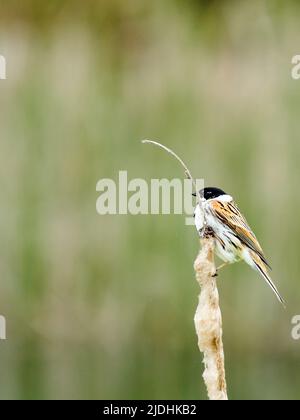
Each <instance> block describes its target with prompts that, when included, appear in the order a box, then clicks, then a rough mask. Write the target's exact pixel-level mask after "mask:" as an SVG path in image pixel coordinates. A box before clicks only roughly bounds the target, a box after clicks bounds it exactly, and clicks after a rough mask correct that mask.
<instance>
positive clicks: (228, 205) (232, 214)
mask: <svg viewBox="0 0 300 420" xmlns="http://www.w3.org/2000/svg"><path fill="white" fill-rule="evenodd" d="M210 204H211V209H212V211H213V212H214V213H215V215H216V217H217V218H218V219H219V221H220V222H221V223H223V224H225V225H226V226H228V227H229V228H230V229H231V230H232V232H233V233H234V234H235V236H236V237H237V238H238V239H239V240H240V241H241V242H242V243H244V244H245V245H247V246H248V247H249V248H250V249H251V250H252V251H254V252H255V253H256V254H257V255H258V256H259V257H260V259H261V260H262V261H263V263H264V264H266V265H267V266H268V267H269V268H271V267H270V265H269V263H268V262H267V260H266V258H265V256H264V253H263V250H262V248H261V246H260V244H259V242H258V240H257V238H256V236H255V235H254V233H253V232H252V230H251V229H250V227H249V225H248V223H247V221H246V219H245V217H244V216H243V215H242V213H241V212H240V210H239V209H238V207H237V206H236V204H235V203H234V201H229V202H223V201H218V200H212V201H211V203H210Z"/></svg>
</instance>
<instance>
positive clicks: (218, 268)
mask: <svg viewBox="0 0 300 420" xmlns="http://www.w3.org/2000/svg"><path fill="white" fill-rule="evenodd" d="M226 265H229V262H225V263H223V264H221V265H219V267H217V268H216V272H215V274H214V275H213V277H217V276H218V274H219V270H221V268H224V267H226Z"/></svg>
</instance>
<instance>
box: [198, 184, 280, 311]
mask: <svg viewBox="0 0 300 420" xmlns="http://www.w3.org/2000/svg"><path fill="white" fill-rule="evenodd" d="M199 193H200V198H201V203H198V204H197V205H196V208H195V212H194V218H195V225H196V228H197V231H198V232H199V234H200V235H201V234H202V233H203V230H204V228H205V227H206V228H209V232H210V233H211V235H212V236H213V238H214V243H215V252H216V254H217V256H218V257H219V258H220V259H221V260H222V261H224V264H222V265H221V266H220V267H218V269H217V271H218V270H219V269H220V268H222V267H224V266H226V265H228V264H232V263H235V262H239V261H241V260H243V261H244V262H246V263H247V264H248V265H249V266H250V267H252V268H253V269H254V270H256V271H258V272H259V273H260V275H261V276H262V277H263V278H264V279H265V281H266V282H267V284H268V285H269V286H270V287H271V289H272V290H273V292H274V293H275V295H276V297H277V299H278V300H279V302H280V303H281V304H282V305H283V306H285V301H284V299H283V298H282V296H281V295H280V293H279V291H278V289H277V287H276V286H275V284H274V283H273V281H272V279H271V277H270V274H269V270H271V266H270V265H269V263H268V261H267V259H266V257H265V255H264V252H263V250H262V247H261V246H260V244H259V242H258V240H257V238H256V236H255V234H254V233H253V231H252V230H251V228H250V227H249V224H248V222H247V221H246V219H245V217H244V216H243V215H242V213H241V212H240V210H239V208H238V207H237V205H236V204H235V202H234V200H233V197H232V196H231V195H229V194H227V193H226V192H224V191H223V190H221V189H220V188H216V187H207V188H203V189H202V190H200V191H199ZM193 195H194V196H198V194H195V193H194V194H193ZM198 197H199V196H198Z"/></svg>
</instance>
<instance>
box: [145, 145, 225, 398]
mask: <svg viewBox="0 0 300 420" xmlns="http://www.w3.org/2000/svg"><path fill="white" fill-rule="evenodd" d="M143 143H145V144H152V145H154V146H158V147H160V148H161V149H163V150H165V151H166V152H168V153H169V154H171V155H172V156H173V157H174V158H175V159H177V160H178V161H179V162H180V164H181V165H182V167H183V168H184V171H185V174H186V176H187V177H188V178H189V179H191V180H192V182H193V186H194V189H195V192H196V196H197V201H198V204H199V206H200V208H201V209H202V211H203V214H204V215H203V218H204V228H203V231H204V232H202V239H201V242H202V244H201V245H202V248H201V250H200V252H199V255H198V257H197V259H196V261H195V271H196V278H197V281H198V283H199V285H200V287H201V293H200V295H199V304H198V308H197V311H196V314H195V318H194V321H195V327H196V331H197V335H198V345H199V349H200V351H201V352H203V353H204V364H205V371H204V374H203V378H204V381H205V384H206V387H207V392H208V397H209V399H210V400H227V399H228V397H227V389H226V380H225V367H224V350H223V342H222V316H221V310H220V307H219V293H218V289H217V284H216V278H215V277H214V276H215V274H216V266H215V262H214V241H213V238H212V236H211V234H210V233H211V232H209V228H208V227H207V224H206V220H205V212H204V208H203V201H202V198H201V196H200V193H199V191H198V190H197V186H196V182H195V180H194V178H193V177H192V174H191V172H190V170H189V169H188V167H187V166H186V164H185V163H184V161H183V160H182V159H181V158H180V157H179V156H178V155H177V154H176V153H175V152H174V151H173V150H171V149H170V148H168V147H166V146H165V145H163V144H161V143H158V142H157V141H153V140H143Z"/></svg>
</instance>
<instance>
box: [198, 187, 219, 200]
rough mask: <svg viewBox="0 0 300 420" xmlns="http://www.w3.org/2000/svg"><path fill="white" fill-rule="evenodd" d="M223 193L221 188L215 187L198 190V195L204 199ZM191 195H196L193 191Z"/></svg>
mask: <svg viewBox="0 0 300 420" xmlns="http://www.w3.org/2000/svg"><path fill="white" fill-rule="evenodd" d="M224 194H226V192H225V191H223V190H221V189H220V188H215V187H207V188H203V189H202V190H200V196H201V197H204V198H205V200H210V199H212V198H217V197H219V196H220V195H224ZM193 195H194V196H196V194H195V193H194V194H193Z"/></svg>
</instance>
